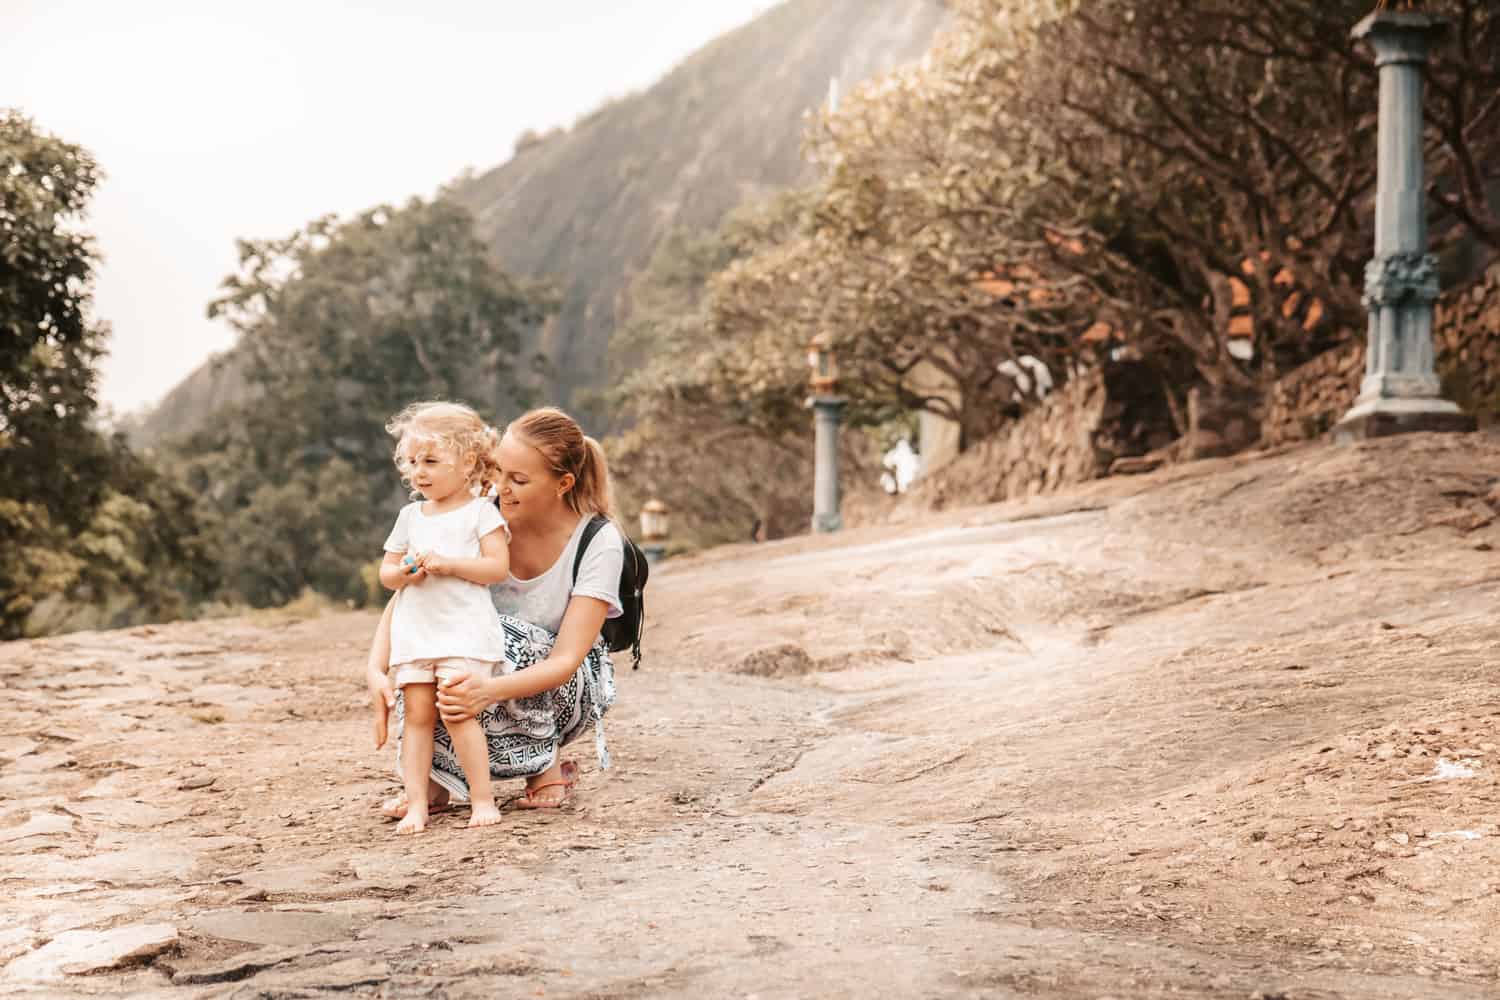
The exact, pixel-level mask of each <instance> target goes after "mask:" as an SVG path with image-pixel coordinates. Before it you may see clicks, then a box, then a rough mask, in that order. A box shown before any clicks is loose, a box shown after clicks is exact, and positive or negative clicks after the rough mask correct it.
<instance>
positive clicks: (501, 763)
mask: <svg viewBox="0 0 1500 1000" xmlns="http://www.w3.org/2000/svg"><path fill="white" fill-rule="evenodd" d="M500 628H501V629H502V630H503V631H504V633H505V663H504V664H503V665H502V666H501V669H502V670H504V671H505V672H507V673H509V672H511V671H514V670H525V669H526V668H527V667H530V666H534V665H535V664H537V663H540V662H541V661H542V660H544V659H545V658H546V656H547V654H548V653H550V652H551V651H552V644H553V643H554V642H556V641H557V636H555V635H553V634H552V633H551V632H549V631H547V630H546V629H544V628H541V627H540V626H537V625H532V624H530V623H528V622H524V621H521V620H520V619H519V618H512V617H510V616H509V615H501V616H500ZM614 700H615V667H614V663H613V661H611V660H610V658H609V650H608V649H607V648H606V647H605V645H604V640H603V639H602V638H600V639H599V640H598V641H596V642H595V643H594V648H593V649H591V650H589V652H588V655H587V656H585V657H584V658H583V663H582V664H581V665H580V666H579V667H578V670H577V672H576V673H574V674H573V676H572V677H571V678H569V679H568V680H567V681H566V682H565V683H564V684H563V685H562V686H561V687H557V688H554V689H552V690H551V691H543V692H542V693H541V694H538V695H533V696H531V697H530V698H517V699H515V700H512V701H502V702H498V703H496V704H494V705H491V706H490V707H489V708H486V709H485V710H484V711H483V712H481V713H479V724H480V725H481V726H483V727H484V734H485V737H486V741H487V742H488V743H489V748H490V777H491V778H493V779H496V780H499V779H504V778H527V777H530V776H531V775H534V774H541V773H542V772H543V771H545V770H547V768H549V767H551V766H552V765H553V764H555V763H556V762H557V752H558V751H559V750H560V749H562V748H563V747H564V746H566V745H568V744H569V743H571V742H573V741H574V740H575V739H577V738H578V737H579V736H580V735H581V734H582V733H583V732H585V731H586V730H587V729H588V728H589V723H593V728H594V747H595V751H596V752H597V753H598V755H599V766H600V768H606V769H607V768H608V767H609V748H608V747H607V746H606V745H605V742H604V713H605V712H606V711H608V710H609V706H610V705H611V704H613V703H614ZM405 720H406V702H405V701H404V700H403V699H402V696H401V692H400V691H399V690H398V691H397V693H396V724H397V726H398V727H401V728H404V726H403V723H404V722H405ZM400 746H401V742H400V737H399V736H398V737H397V741H396V747H397V750H396V773H397V775H398V776H399V775H400V772H401V752H400ZM431 778H432V780H433V781H434V782H436V783H437V784H439V785H441V786H442V787H443V788H446V789H447V790H448V793H449V794H450V795H451V796H452V797H453V798H454V799H455V800H456V801H460V802H462V801H467V800H468V786H467V785H466V784H465V782H464V772H463V768H462V767H460V766H459V763H458V755H457V754H455V753H454V752H453V741H452V740H451V739H450V738H449V736H448V730H447V729H446V728H445V727H444V726H443V722H442V720H441V719H439V720H438V723H437V733H436V737H435V739H434V740H433V751H432V774H431Z"/></svg>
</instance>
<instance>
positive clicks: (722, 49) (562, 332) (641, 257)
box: [134, 0, 946, 441]
mask: <svg viewBox="0 0 1500 1000" xmlns="http://www.w3.org/2000/svg"><path fill="white" fill-rule="evenodd" d="M945 17H946V13H945V10H944V7H943V5H942V3H941V2H939V0H790V2H787V3H783V4H781V5H779V6H776V7H774V8H772V9H771V10H769V11H767V12H766V13H765V14H763V15H762V16H761V17H759V18H757V19H756V20H754V21H752V22H751V23H749V24H747V25H745V26H743V27H741V28H739V29H737V30H735V31H733V32H730V33H729V34H726V35H724V36H723V37H721V38H719V39H717V40H715V41H713V42H711V43H709V44H708V45H706V46H704V47H703V48H702V49H701V50H699V51H698V52H696V53H694V54H693V55H692V56H690V57H689V58H688V59H686V60H685V61H684V62H683V63H682V64H681V65H680V66H678V67H676V68H675V69H673V70H672V71H671V72H670V73H668V74H667V75H666V76H665V77H664V78H663V79H662V80H661V81H660V82H658V83H657V84H655V85H654V86H652V87H650V88H648V89H646V90H644V91H641V92H640V93H637V94H632V95H630V96H627V97H623V98H620V99H618V100H614V101H612V102H610V103H607V104H606V105H604V106H603V107H601V108H599V109H598V110H596V111H594V112H592V113H591V114H589V115H587V116H585V117H584V118H582V119H580V120H579V121H577V122H575V123H574V124H573V125H572V127H571V128H568V129H558V130H554V131H552V132H550V133H543V134H541V135H540V136H538V135H535V134H528V135H527V136H523V137H522V141H520V142H518V143H517V153H516V155H515V156H514V157H513V158H512V159H511V160H509V161H508V162H506V163H504V164H502V165H500V166H497V167H495V168H494V169H492V170H489V171H486V172H484V173H482V174H479V175H477V176H473V177H467V178H460V179H458V180H456V181H455V182H454V183H453V184H452V186H451V188H450V190H449V193H450V194H451V195H452V196H453V197H455V198H456V199H457V200H458V201H459V202H461V203H462V204H463V205H465V206H466V207H467V208H468V209H469V210H470V211H471V212H473V213H474V215H475V216H476V217H477V218H478V220H479V229H480V232H481V234H482V235H483V236H484V237H485V239H486V240H488V241H489V243H490V244H491V245H492V246H493V247H494V250H495V252H496V254H497V256H498V259H499V262H500V264H501V266H502V267H503V268H504V269H505V270H506V271H508V272H510V273H512V274H515V275H518V276H521V277H531V278H545V279H548V280H551V281H552V282H553V283H554V284H555V285H556V286H557V288H558V290H559V291H560V292H561V294H562V303H561V309H560V311H559V312H558V313H557V315H556V317H555V319H554V320H553V321H552V322H551V323H550V324H549V325H548V326H547V328H546V330H545V332H544V333H543V334H542V337H541V343H540V345H539V346H540V347H541V348H542V351H543V353H544V354H545V356H546V357H547V359H548V368H549V370H550V372H551V374H550V376H549V378H548V379H547V385H546V391H545V393H544V394H545V395H546V396H547V398H549V399H550V400H552V401H554V402H558V403H561V404H563V405H575V404H576V402H577V400H576V399H575V394H576V391H577V390H578V389H579V388H582V387H597V386H599V385H600V383H601V382H602V380H603V377H604V375H605V370H606V364H605V357H606V352H607V349H608V346H609V340H610V336H611V334H612V333H613V332H614V329H615V325H616V322H617V319H618V317H619V316H620V313H621V311H622V310H623V309H624V308H625V307H626V306H627V298H626V295H625V289H626V287H627V285H628V283H629V281H630V279H631V277H632V276H633V275H634V274H636V273H637V272H639V271H641V270H642V269H644V267H645V265H646V263H647V261H648V260H649V258H650V256H651V252H652V250H653V249H654V248H655V247H656V244H657V243H658V242H659V241H660V239H661V238H662V236H663V235H664V234H665V233H667V232H668V231H669V230H671V229H672V228H674V227H687V228H690V229H704V228H713V227H714V226H716V225H717V224H718V223H719V221H720V219H721V218H722V217H723V216H724V215H725V213H726V212H728V211H729V210H730V209H731V208H733V207H735V206H736V205H739V204H740V203H742V202H744V201H746V200H753V199H755V198H756V197H757V196H762V195H765V194H767V193H769V192H772V191H776V190H778V189H781V188H785V187H788V186H790V185H793V184H795V183H799V182H805V181H807V180H809V179H810V178H811V173H810V168H809V167H808V166H807V165H806V164H805V163H804V161H803V159H802V155H801V144H802V138H803V114H804V112H807V111H809V110H810V109H812V108H814V107H816V106H817V105H818V104H819V103H821V102H823V101H824V100H826V98H827V95H828V83H829V80H830V79H831V78H833V77H837V78H838V79H839V81H840V85H841V86H842V87H844V88H846V89H847V88H848V87H850V86H852V85H853V84H855V83H857V82H859V81H862V80H865V79H867V78H869V77H872V76H875V75H877V74H878V73H880V72H882V71H885V70H889V69H891V68H893V67H895V66H897V65H899V64H901V63H904V62H908V61H910V60H913V59H916V58H919V57H920V56H921V55H922V54H923V53H924V52H925V51H927V49H928V47H929V45H930V44H931V42H932V39H933V37H934V35H935V34H936V33H937V30H938V28H939V27H940V26H941V25H942V23H943V22H944V19H945ZM475 127H476V128H483V124H482V123H478V124H476V126H475ZM435 180H436V178H435ZM247 235H249V234H247ZM239 368H240V365H239V362H238V361H237V359H236V357H235V354H234V351H233V350H231V351H229V352H226V355H225V356H223V357H221V358H220V359H219V360H218V362H217V363H216V362H213V361H210V362H205V363H204V364H203V365H201V366H200V367H199V368H198V369H197V370H196V371H194V372H193V374H191V375H190V376H188V377H187V378H186V379H185V380H183V382H182V383H180V384H179V385H178V386H177V387H176V388H175V389H173V390H172V391H171V392H170V393H168V394H167V396H166V397H165V398H163V400H162V401H161V403H160V404H158V406H157V407H156V408H155V409H154V410H153V411H152V412H151V413H150V414H149V415H147V416H146V417H145V418H143V419H142V420H141V421H140V423H139V426H138V427H137V428H136V429H135V432H134V433H135V437H136V439H137V440H140V441H155V440H160V439H161V438H163V437H165V436H168V435H172V434H178V433H181V432H182V431H184V430H191V429H196V428H198V427H201V426H202V425H203V424H204V423H205V421H206V419H207V417H208V416H209V415H210V414H212V413H213V412H214V410H215V408H216V407H217V406H219V405H222V404H223V403H225V402H227V401H234V400H236V399H238V398H239V396H240V395H241V394H242V393H243V390H244V388H245V382H244V380H243V379H242V378H240V377H239V376H238V372H239ZM478 402H481V403H485V402H489V401H486V400H480V401H478ZM493 402H494V404H495V405H496V406H497V407H498V408H500V409H501V410H502V411H503V410H504V409H505V407H506V405H507V404H509V402H510V400H509V399H508V398H497V399H495V400H494V401H493ZM599 415H600V414H597V413H596V414H594V416H596V417H597V416H599Z"/></svg>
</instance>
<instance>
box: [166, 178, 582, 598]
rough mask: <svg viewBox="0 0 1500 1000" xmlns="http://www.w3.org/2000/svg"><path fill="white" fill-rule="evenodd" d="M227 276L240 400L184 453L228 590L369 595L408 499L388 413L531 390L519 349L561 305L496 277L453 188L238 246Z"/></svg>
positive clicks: (490, 402)
mask: <svg viewBox="0 0 1500 1000" xmlns="http://www.w3.org/2000/svg"><path fill="white" fill-rule="evenodd" d="M223 287H224V292H223V294H222V295H221V296H220V298H218V299H217V300H215V301H214V302H213V304H212V305H211V306H210V307H209V312H210V315H213V316H222V317H224V318H226V319H227V320H228V321H229V322H230V323H231V325H233V326H234V328H235V329H236V331H237V332H238V333H239V340H238V342H237V344H236V345H235V347H234V349H233V355H234V357H235V358H236V363H237V365H238V367H239V370H240V371H241V372H242V373H243V377H244V379H245V380H246V383H247V392H246V398H245V399H243V400H242V401H241V402H239V403H238V404H236V405H233V406H230V407H226V408H224V409H223V410H222V411H221V413H220V418H219V419H218V420H216V422H215V424H214V425H213V426H212V427H210V428H207V429H205V430H201V431H199V432H197V433H196V434H193V435H191V436H189V437H187V438H186V439H184V440H180V441H178V442H176V443H174V445H173V448H174V450H175V452H176V453H177V454H178V455H180V456H181V458H182V460H183V462H184V465H185V474H186V477H187V481H188V482H189V483H190V484H191V486H192V488H193V489H195V490H196V491H197V493H198V494H199V495H200V496H201V497H202V498H203V504H202V512H203V516H204V517H205V518H206V520H207V521H208V522H209V523H211V524H212V525H213V535H214V543H213V545H214V549H215V551H216V553H217V557H218V560H219V565H220V567H221V569H222V572H223V582H224V586H225V588H226V596H228V597H230V598H232V599H239V600H243V601H246V602H248V603H250V604H251V605H253V606H256V607H265V606H268V605H273V604H279V603H282V602H285V601H289V600H292V599H294V598H296V597H297V595H298V594H300V593H302V592H303V590H304V589H306V588H309V587H310V588H312V589H314V590H316V591H318V592H320V593H323V594H326V595H329V596H332V597H337V598H345V599H349V600H353V601H355V602H357V603H363V602H364V601H366V600H368V599H369V592H368V587H367V586H366V583H365V581H364V580H363V578H362V577H361V567H362V566H363V565H364V564H365V563H366V562H368V560H369V559H371V558H372V557H373V556H375V555H377V554H378V553H379V546H380V542H381V540H382V539H383V538H384V537H385V532H386V531H388V530H389V527H390V524H391V521H392V519H393V518H394V516H395V513H396V510H397V509H398V507H399V505H400V503H401V501H402V493H401V489H400V482H399V479H398V477H397V476H396V473H395V470H394V468H393V467H392V464H391V450H392V447H393V442H392V441H391V440H390V439H389V437H388V436H387V434H386V433H385V423H386V421H387V420H388V419H389V418H390V417H391V416H392V415H393V414H394V413H395V412H397V411H398V410H399V409H401V408H402V407H403V406H405V405H406V404H408V403H410V402H412V401H414V400H418V399H432V398H444V399H463V400H466V401H468V402H470V403H472V404H474V405H476V407H477V408H478V409H479V410H480V411H481V412H493V411H494V410H495V409H496V408H497V405H499V404H500V403H501V400H503V401H504V405H507V406H510V407H514V406H517V405H518V403H519V402H520V401H524V399H525V398H526V396H527V389H528V387H527V385H526V384H525V383H524V382H523V380H522V379H523V377H524V376H525V375H526V374H527V367H526V366H525V365H519V364H517V355H518V353H519V351H520V345H521V343H522V340H523V335H525V334H526V333H527V331H529V330H531V329H533V328H534V327H536V326H537V325H539V324H540V323H541V321H542V320H543V318H544V317H545V316H546V315H547V313H548V312H549V311H550V310H551V309H552V308H553V307H554V300H553V298H552V296H551V294H550V293H549V292H548V291H547V290H545V289H544V288H542V287H540V286H535V285H530V284H525V283H521V282H518V281H516V280H514V279H512V278H511V277H509V276H508V275H506V274H505V273H504V272H503V271H501V270H500V269H499V268H498V267H497V266H496V265H495V263H494V261H493V259H492V258H491V256H490V254H489V252H488V250H487V249H486V247H485V246H484V244H483V243H481V242H480V241H479V239H478V238H477V237H476V236H475V234H474V225H473V219H472V218H471V217H470V216H469V214H468V213H467V212H466V211H465V210H464V209H462V208H460V207H458V206H457V205H455V204H454V203H452V202H451V201H448V200H446V199H442V198H439V199H437V200H434V201H430V202H429V201H423V200H421V199H413V200H412V201H410V202H409V203H407V204H406V205H405V206H403V207H401V208H393V207H390V206H381V207H379V208H375V209H371V210H370V211H367V212H364V213H361V214H360V215H358V216H356V217H355V218H353V219H349V220H347V221H340V220H338V219H335V218H331V217H330V218H323V219H319V220H316V221H315V222H313V223H312V224H310V225H309V226H307V227H306V228H305V229H303V230H300V231H298V232H296V233H293V234H292V235H291V236H289V237H287V238H285V239H278V240H259V241H248V240H247V241H242V242H241V244H240V271H239V273H238V274H235V275H232V276H230V277H229V278H227V279H226V280H225V282H224V286H223ZM497 387H498V392H499V394H500V398H499V399H496V398H494V397H493V396H491V395H490V394H491V393H492V392H496V391H497Z"/></svg>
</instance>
